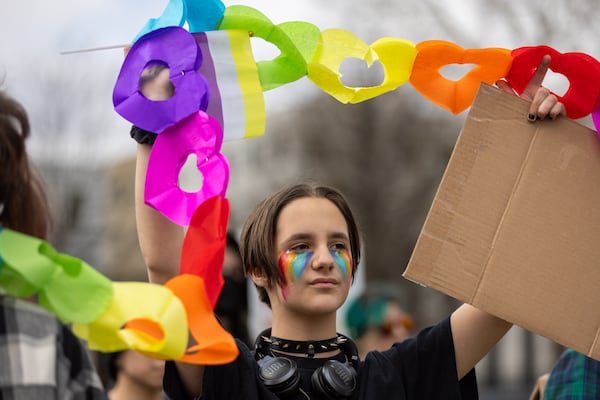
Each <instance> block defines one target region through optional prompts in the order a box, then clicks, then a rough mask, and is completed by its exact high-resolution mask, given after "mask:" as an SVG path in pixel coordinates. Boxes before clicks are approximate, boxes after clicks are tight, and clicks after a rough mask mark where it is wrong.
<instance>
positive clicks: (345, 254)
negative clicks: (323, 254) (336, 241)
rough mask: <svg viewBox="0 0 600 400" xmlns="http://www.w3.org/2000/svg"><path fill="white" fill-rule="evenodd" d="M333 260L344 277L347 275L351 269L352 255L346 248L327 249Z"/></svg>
mask: <svg viewBox="0 0 600 400" xmlns="http://www.w3.org/2000/svg"><path fill="white" fill-rule="evenodd" d="M329 252H330V253H331V256H332V257H333V259H334V260H335V264H336V265H337V266H338V267H339V268H340V269H341V270H342V273H343V274H344V277H348V274H349V273H350V271H351V265H352V257H350V252H349V251H348V250H329Z"/></svg>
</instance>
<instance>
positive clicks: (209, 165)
mask: <svg viewBox="0 0 600 400" xmlns="http://www.w3.org/2000/svg"><path fill="white" fill-rule="evenodd" d="M222 142H223V132H222V130H221V127H220V126H219V123H218V122H217V121H216V120H215V119H214V118H212V117H210V116H209V115H207V114H206V113H205V112H203V111H197V112H196V113H195V114H193V115H191V116H189V117H187V118H184V119H183V120H182V121H180V122H178V123H177V124H175V125H174V126H171V127H169V128H167V129H166V130H165V131H164V132H163V133H161V134H160V135H158V137H157V138H156V141H155V142H154V145H153V146H152V151H151V152H150V158H149V160H148V169H147V172H146V186H145V192H144V200H145V202H146V203H147V204H148V205H150V206H152V207H154V208H155V209H156V210H158V211H160V212H161V213H162V214H163V215H164V216H166V217H167V218H169V219H170V220H171V221H173V222H174V223H176V224H179V225H183V226H186V225H188V224H189V222H190V219H191V218H192V215H193V214H194V212H195V211H196V209H197V208H198V206H199V205H200V204H202V203H203V202H204V201H205V200H206V199H208V198H211V197H213V196H224V195H225V191H226V190H227V183H228V182H229V163H228V162H227V159H226V158H225V156H224V155H222V154H221V153H220V150H221V144H222ZM190 154H195V155H196V166H197V168H198V171H199V172H200V173H201V174H202V178H203V179H202V187H201V188H200V190H198V191H197V192H192V193H190V192H185V191H183V190H182V189H181V188H180V187H179V173H180V171H181V168H182V167H183V165H184V164H185V161H186V160H187V157H188V156H189V155H190Z"/></svg>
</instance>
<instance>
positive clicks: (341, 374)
mask: <svg viewBox="0 0 600 400" xmlns="http://www.w3.org/2000/svg"><path fill="white" fill-rule="evenodd" d="M310 381H311V384H312V387H313V389H315V390H316V391H317V392H319V393H320V394H322V395H324V396H325V397H326V398H328V399H332V400H333V399H339V398H346V397H350V396H351V395H352V392H354V389H355V388H356V370H355V369H354V368H353V367H352V365H350V364H349V363H341V362H339V361H335V360H329V361H326V362H325V364H323V366H321V367H319V368H317V369H316V370H315V372H313V374H312V375H311V377H310Z"/></svg>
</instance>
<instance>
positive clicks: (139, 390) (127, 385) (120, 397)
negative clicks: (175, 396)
mask: <svg viewBox="0 0 600 400" xmlns="http://www.w3.org/2000/svg"><path fill="white" fill-rule="evenodd" d="M108 398H109V399H110V400H138V399H139V400H142V399H143V400H163V398H164V397H163V393H162V389H161V388H156V387H149V386H145V385H140V384H139V383H136V382H133V381H132V380H131V379H128V378H127V377H119V380H118V382H117V383H116V384H115V386H113V388H112V389H111V390H110V391H109V392H108Z"/></svg>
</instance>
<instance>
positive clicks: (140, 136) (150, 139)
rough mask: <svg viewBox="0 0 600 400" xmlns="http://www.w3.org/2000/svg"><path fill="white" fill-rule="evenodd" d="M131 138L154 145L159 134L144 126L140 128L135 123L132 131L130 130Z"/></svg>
mask: <svg viewBox="0 0 600 400" xmlns="http://www.w3.org/2000/svg"><path fill="white" fill-rule="evenodd" d="M129 134H130V135H131V138H132V139H133V140H135V141H136V142H138V143H139V144H149V145H150V146H152V145H153V144H154V141H155V140H156V137H157V136H158V135H157V134H156V133H153V132H150V131H146V130H144V129H142V128H138V127H137V126H135V125H132V126H131V131H130V132H129Z"/></svg>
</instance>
